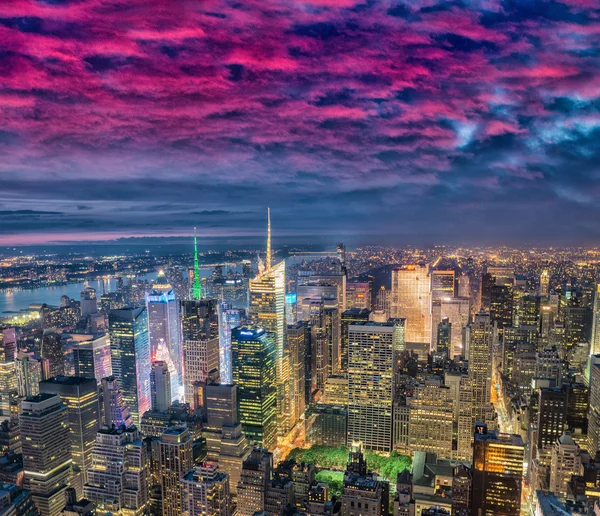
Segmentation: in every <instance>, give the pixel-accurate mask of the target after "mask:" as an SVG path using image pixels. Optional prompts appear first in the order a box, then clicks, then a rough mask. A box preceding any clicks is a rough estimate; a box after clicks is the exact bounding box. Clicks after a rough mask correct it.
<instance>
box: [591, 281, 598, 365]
mask: <svg viewBox="0 0 600 516" xmlns="http://www.w3.org/2000/svg"><path fill="white" fill-rule="evenodd" d="M598 353H600V283H597V284H596V292H595V295H594V306H593V310H592V342H591V349H590V354H591V355H597V354H598Z"/></svg>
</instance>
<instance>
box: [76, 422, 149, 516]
mask: <svg viewBox="0 0 600 516" xmlns="http://www.w3.org/2000/svg"><path fill="white" fill-rule="evenodd" d="M148 482H149V458H148V452H147V450H146V445H145V444H144V443H143V442H142V437H141V435H140V433H139V431H138V430H137V428H136V427H135V426H132V427H129V428H125V427H124V426H121V427H118V428H110V429H109V428H106V427H105V428H102V429H101V430H100V431H99V432H98V433H97V434H96V443H95V445H94V451H93V453H92V467H91V468H90V470H89V471H88V475H87V483H86V485H85V486H84V488H83V496H84V497H85V498H86V499H87V500H89V501H91V502H93V503H94V504H95V505H96V507H97V508H98V510H101V511H104V512H110V513H112V514H113V515H114V516H141V515H142V514H146V513H147V510H148V501H149V494H148Z"/></svg>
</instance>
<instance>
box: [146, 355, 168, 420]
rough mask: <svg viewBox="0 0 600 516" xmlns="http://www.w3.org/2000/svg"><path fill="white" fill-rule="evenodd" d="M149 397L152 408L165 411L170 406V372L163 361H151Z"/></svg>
mask: <svg viewBox="0 0 600 516" xmlns="http://www.w3.org/2000/svg"><path fill="white" fill-rule="evenodd" d="M150 398H151V405H152V410H156V411H159V412H166V411H167V410H168V408H169V407H170V406H171V373H169V368H168V367H167V364H166V363H165V362H152V369H151V371H150Z"/></svg>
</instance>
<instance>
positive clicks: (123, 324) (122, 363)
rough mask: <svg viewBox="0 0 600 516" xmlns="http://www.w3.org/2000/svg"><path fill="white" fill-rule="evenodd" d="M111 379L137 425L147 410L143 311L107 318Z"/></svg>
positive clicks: (147, 353)
mask: <svg viewBox="0 0 600 516" xmlns="http://www.w3.org/2000/svg"><path fill="white" fill-rule="evenodd" d="M108 325H109V330H110V348H111V355H112V369H113V375H114V376H115V377H116V378H117V380H118V381H119V387H120V388H121V392H122V393H123V400H124V401H125V403H126V404H127V407H128V408H129V410H130V412H131V417H132V419H133V422H134V423H135V424H136V425H139V424H140V421H141V419H142V416H143V415H144V413H145V412H146V411H148V410H150V368H151V361H150V343H149V340H148V312H147V311H146V308H145V307H141V308H122V309H119V310H111V311H110V313H109V315H108Z"/></svg>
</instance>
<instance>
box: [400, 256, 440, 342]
mask: <svg viewBox="0 0 600 516" xmlns="http://www.w3.org/2000/svg"><path fill="white" fill-rule="evenodd" d="M430 281H431V280H430V276H429V266H428V265H407V266H405V267H400V268H397V269H394V270H393V271H392V317H394V318H398V319H400V318H401V319H405V320H406V323H405V324H406V327H405V337H404V338H405V342H406V346H407V348H410V347H411V345H415V346H416V348H417V349H418V350H420V351H421V353H425V352H429V350H430V346H431V288H430V285H431V283H430Z"/></svg>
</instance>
